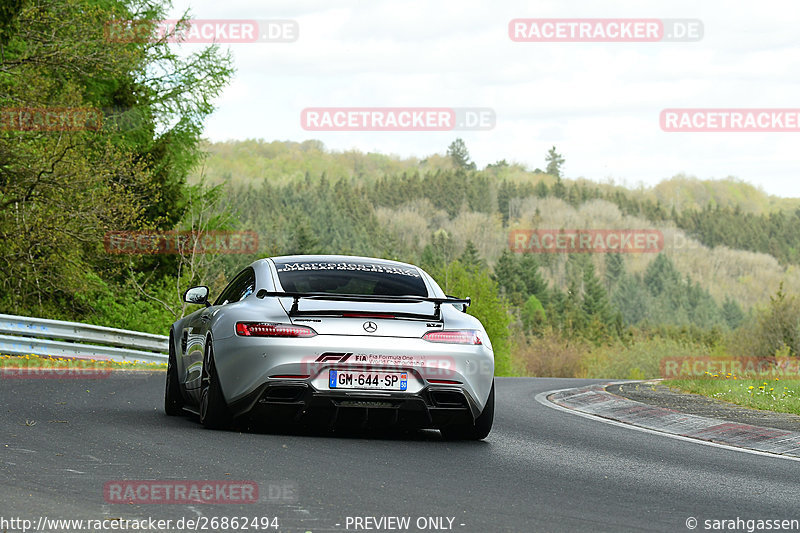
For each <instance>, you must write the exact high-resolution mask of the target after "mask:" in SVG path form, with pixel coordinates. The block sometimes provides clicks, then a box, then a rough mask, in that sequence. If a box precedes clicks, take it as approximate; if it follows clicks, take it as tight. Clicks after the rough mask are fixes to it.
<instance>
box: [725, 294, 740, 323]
mask: <svg viewBox="0 0 800 533" xmlns="http://www.w3.org/2000/svg"><path fill="white" fill-rule="evenodd" d="M722 317H723V318H724V319H725V323H726V324H728V327H729V328H731V329H736V328H738V327H739V325H740V324H741V323H742V321H743V320H744V313H743V312H742V308H741V307H740V306H739V304H738V302H736V300H733V299H732V298H730V297H729V296H726V297H725V301H724V302H723V303H722Z"/></svg>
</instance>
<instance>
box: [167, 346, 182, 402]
mask: <svg viewBox="0 0 800 533" xmlns="http://www.w3.org/2000/svg"><path fill="white" fill-rule="evenodd" d="M164 412H165V413H167V415H168V416H178V415H180V414H182V413H183V395H182V394H181V385H180V383H179V382H178V367H177V363H176V356H175V345H174V344H173V339H172V335H171V334H170V336H169V359H168V362H167V379H166V385H165V387H164Z"/></svg>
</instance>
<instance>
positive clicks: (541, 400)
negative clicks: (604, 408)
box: [535, 387, 800, 461]
mask: <svg viewBox="0 0 800 533" xmlns="http://www.w3.org/2000/svg"><path fill="white" fill-rule="evenodd" d="M578 388H579V387H578ZM569 390H575V389H574V388H569V389H557V390H551V391H547V392H540V393H539V394H537V395H536V397H535V400H536V401H537V402H539V403H540V404H542V405H544V406H546V407H550V408H552V409H555V410H557V411H564V412H567V413H572V414H573V415H577V416H581V417H583V418H587V419H589V420H594V421H596V422H603V423H604V424H609V425H612V426H618V427H623V428H628V429H633V430H636V431H641V432H644V433H650V434H651V435H661V436H662V437H669V438H671V439H676V440H681V441H684V442H693V443H695V444H701V445H703V446H711V447H713V448H722V449H723V450H731V451H734V452H744V453H749V454H753V455H760V456H762V457H772V458H775V459H786V460H789V461H800V457H792V456H790V455H781V454H777V453H769V452H762V451H760V450H751V449H750V448H740V447H738V446H730V445H729V444H720V443H718V442H710V441H707V440H702V439H694V438H692V437H684V436H683V435H676V434H674V433H666V432H664V431H656V430H655V429H650V428H643V427H639V426H634V425H633V424H626V423H625V422H619V421H617V420H611V419H609V418H603V417H602V416H597V415H592V414H589V413H583V412H581V411H576V410H574V409H567V408H566V407H562V406H560V405H558V404H555V403H553V402H551V401H550V400H548V399H547V397H548V396H550V395H551V394H556V393H558V392H566V391H569Z"/></svg>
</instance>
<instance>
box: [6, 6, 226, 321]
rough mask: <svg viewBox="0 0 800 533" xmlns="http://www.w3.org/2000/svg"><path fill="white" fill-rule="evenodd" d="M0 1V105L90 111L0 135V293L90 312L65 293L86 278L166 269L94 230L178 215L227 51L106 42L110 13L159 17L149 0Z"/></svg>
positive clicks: (160, 9)
mask: <svg viewBox="0 0 800 533" xmlns="http://www.w3.org/2000/svg"><path fill="white" fill-rule="evenodd" d="M136 6H138V7H139V8H141V11H140V12H137V13H133V11H132V10H133V9H136ZM2 9H3V11H2V13H1V14H2V17H3V18H2V22H0V34H1V35H0V52H2V53H1V54H0V61H1V62H2V64H1V65H0V67H1V69H0V70H2V72H3V76H2V77H0V107H2V108H7V107H17V108H19V107H25V108H30V109H45V108H54V107H55V108H60V109H71V110H74V111H75V112H78V110H86V109H89V110H93V111H92V112H91V114H88V115H87V116H89V117H90V120H89V121H88V125H89V126H90V127H89V128H87V129H85V130H83V131H43V130H42V129H37V128H33V129H31V128H21V129H19V128H18V129H16V130H14V129H13V128H8V129H4V130H3V131H2V132H0V162H2V163H1V164H0V301H10V302H13V303H12V304H11V305H12V306H13V307H12V309H14V310H15V311H17V312H23V311H26V312H28V313H31V314H59V313H62V312H63V309H71V308H72V307H78V308H77V309H76V310H75V311H71V312H76V311H77V312H80V311H81V309H82V310H84V311H88V310H87V309H86V308H85V307H81V304H80V302H79V301H78V300H77V299H76V295H77V294H79V293H81V292H82V291H86V290H88V289H89V288H90V286H95V287H96V288H97V287H101V286H102V285H103V283H101V282H100V281H98V280H104V281H109V282H112V284H113V283H117V282H119V283H124V280H125V279H127V271H128V270H129V269H130V268H133V269H134V270H137V269H141V270H146V271H150V272H152V273H154V275H155V276H156V277H157V276H164V275H170V274H172V273H173V272H174V266H175V263H176V259H175V258H164V257H152V256H146V257H142V258H131V257H124V258H121V257H112V256H109V255H107V254H106V253H104V251H103V245H102V243H103V236H104V234H106V233H107V232H108V231H110V230H134V229H172V228H173V227H174V226H175V225H176V224H177V223H178V222H179V221H180V220H181V219H182V217H183V215H184V213H185V211H186V207H187V201H188V194H187V191H186V188H185V180H186V176H187V174H188V172H189V170H190V169H191V168H192V167H193V166H194V165H195V164H196V163H197V162H198V160H199V157H200V152H199V148H198V143H199V140H200V134H201V131H202V122H203V120H204V119H205V117H206V116H208V114H210V113H211V111H212V110H213V106H212V104H211V101H212V100H213V99H214V98H215V97H216V96H217V95H218V94H219V93H220V92H221V90H222V88H223V87H224V86H225V84H226V83H227V80H228V79H229V77H230V74H231V72H232V68H231V60H230V56H229V55H224V54H220V53H219V49H218V48H217V47H215V46H211V47H207V48H204V49H202V50H200V51H198V52H195V53H193V54H178V53H177V52H175V51H174V50H173V49H172V48H170V46H169V45H168V44H167V43H166V42H164V41H159V42H131V43H109V42H108V41H107V40H106V37H105V35H104V33H103V29H104V28H105V27H106V25H105V23H106V22H107V21H109V20H112V19H123V20H124V19H133V18H139V19H143V20H147V21H151V22H153V21H155V20H159V19H162V18H164V14H165V13H164V11H165V6H164V5H162V4H160V3H158V2H152V3H146V4H139V3H136V2H133V3H128V2H122V1H114V0H110V1H108V2H89V1H86V0H36V1H34V0H23V1H21V2H17V1H16V0H15V1H14V2H12V3H11V4H4V7H3V8H2ZM134 15H135V16H134ZM9 21H11V23H10V24H9ZM98 113H102V115H103V117H102V118H103V120H102V121H100V120H99V115H98ZM131 118H133V120H132V121H131V120H129V119H131ZM131 263H133V264H131ZM93 274H97V275H93ZM12 295H13V297H12Z"/></svg>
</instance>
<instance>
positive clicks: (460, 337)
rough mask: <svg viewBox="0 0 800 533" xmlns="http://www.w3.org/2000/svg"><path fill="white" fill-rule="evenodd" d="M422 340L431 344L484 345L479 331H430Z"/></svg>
mask: <svg viewBox="0 0 800 533" xmlns="http://www.w3.org/2000/svg"><path fill="white" fill-rule="evenodd" d="M422 338H423V339H425V340H426V341H429V342H446V343H449V344H483V342H481V337H480V335H479V334H478V331H477V330H474V329H463V330H453V331H429V332H428V333H426V334H425V335H423V336H422Z"/></svg>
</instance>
